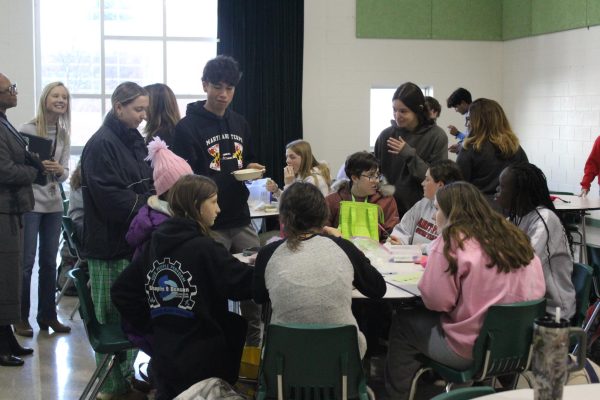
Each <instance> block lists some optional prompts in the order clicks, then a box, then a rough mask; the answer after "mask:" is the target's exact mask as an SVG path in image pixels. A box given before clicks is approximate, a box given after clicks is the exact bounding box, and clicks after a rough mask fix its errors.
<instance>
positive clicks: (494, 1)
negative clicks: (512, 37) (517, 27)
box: [431, 0, 502, 40]
mask: <svg viewBox="0 0 600 400" xmlns="http://www.w3.org/2000/svg"><path fill="white" fill-rule="evenodd" d="M432 28H433V31H432V35H431V36H432V38H433V39H458V40H460V39H463V40H502V2H501V1H499V0H433V16H432Z"/></svg>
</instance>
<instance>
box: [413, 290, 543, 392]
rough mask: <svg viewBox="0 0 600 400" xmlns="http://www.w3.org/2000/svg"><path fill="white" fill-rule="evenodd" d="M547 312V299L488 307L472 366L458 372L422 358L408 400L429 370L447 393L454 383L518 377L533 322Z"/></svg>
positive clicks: (524, 366) (527, 352) (526, 358)
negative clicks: (515, 375) (434, 373)
mask: <svg viewBox="0 0 600 400" xmlns="http://www.w3.org/2000/svg"><path fill="white" fill-rule="evenodd" d="M545 311H546V299H539V300H532V301H524V302H520V303H511V304H497V305H494V306H491V307H490V308H489V310H488V312H487V314H486V316H485V319H484V321H483V326H482V327H481V331H480V332H479V336H478V337H477V340H476V341H475V346H474V347H473V365H472V366H471V368H469V369H467V370H464V371H461V370H457V369H453V368H451V367H448V366H447V365H444V364H440V363H438V362H436V361H433V360H431V359H429V358H427V357H424V356H423V357H421V358H420V361H421V362H422V363H423V366H422V368H421V369H420V370H419V371H417V373H416V374H415V376H414V378H413V381H412V385H411V389H410V396H409V398H410V399H411V400H412V399H414V396H415V393H416V390H417V383H418V380H419V378H420V376H421V375H422V374H423V373H424V372H425V371H428V370H434V371H435V372H437V373H438V374H439V375H440V376H441V377H442V378H443V379H444V380H445V381H446V382H448V385H446V392H449V391H450V387H451V385H452V384H453V383H465V382H469V381H482V380H484V379H486V378H488V377H496V376H500V375H508V374H517V373H521V372H523V371H525V370H527V369H528V368H529V364H530V362H531V348H532V346H531V343H532V337H533V321H534V320H535V319H536V318H538V317H542V316H543V315H544V313H545Z"/></svg>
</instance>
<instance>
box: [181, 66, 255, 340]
mask: <svg viewBox="0 0 600 400" xmlns="http://www.w3.org/2000/svg"><path fill="white" fill-rule="evenodd" d="M241 77H242V74H241V72H240V70H239V64H238V62H237V61H236V60H234V59H233V58H232V57H229V56H223V55H221V56H218V57H216V58H214V59H212V60H210V61H209V62H208V63H206V66H205V67H204V71H203V75H202V87H203V89H204V91H205V92H206V100H205V101H197V102H194V103H190V104H188V107H187V112H186V116H185V117H184V118H183V119H182V120H181V121H179V123H178V124H177V126H176V127H175V136H174V140H173V152H174V153H175V154H177V155H179V156H181V157H182V158H183V159H185V160H186V161H187V162H188V163H189V164H190V166H191V167H192V169H193V170H194V173H195V174H198V175H204V176H208V177H210V178H212V179H213V180H214V181H215V182H216V184H217V186H218V188H219V207H220V209H221V214H219V216H218V218H217V220H216V221H215V225H214V226H213V232H214V234H215V239H216V240H217V241H218V242H220V243H222V244H223V245H224V246H225V248H226V249H227V250H229V251H230V252H231V253H241V252H242V251H243V250H244V249H245V248H248V247H256V246H259V244H260V242H259V239H258V235H257V233H256V231H255V230H254V229H253V228H252V226H251V225H250V210H249V209H248V195H249V192H248V189H247V188H246V185H245V184H244V183H243V182H239V181H237V180H235V178H234V177H233V175H232V174H231V172H233V171H236V170H238V169H243V168H256V169H264V168H265V167H264V166H263V165H261V164H258V163H256V162H255V156H254V153H253V151H252V138H251V135H250V127H249V125H248V122H247V121H246V119H245V118H244V117H242V116H241V115H240V114H238V113H236V112H234V111H232V110H230V109H229V104H230V103H231V101H232V100H233V96H234V94H235V87H236V85H237V84H238V82H239V81H240V79H241ZM249 303H251V302H248V303H242V305H241V309H242V314H243V315H244V316H245V317H246V318H247V319H248V320H249V323H250V326H249V329H248V340H247V344H248V345H252V346H258V345H259V343H260V308H259V307H258V306H256V305H254V304H249Z"/></svg>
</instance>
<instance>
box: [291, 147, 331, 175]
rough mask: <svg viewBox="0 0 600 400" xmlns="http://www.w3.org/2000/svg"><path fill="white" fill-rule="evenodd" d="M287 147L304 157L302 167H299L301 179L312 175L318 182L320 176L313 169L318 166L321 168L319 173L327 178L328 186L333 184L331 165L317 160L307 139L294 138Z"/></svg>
mask: <svg viewBox="0 0 600 400" xmlns="http://www.w3.org/2000/svg"><path fill="white" fill-rule="evenodd" d="M285 148H286V149H289V150H291V151H293V152H294V153H296V154H297V155H299V156H300V158H301V159H302V160H301V162H300V168H298V176H299V177H300V178H301V179H306V178H307V177H309V176H312V177H313V178H314V179H315V182H317V181H318V178H317V176H315V174H314V173H313V171H312V169H313V168H315V167H316V168H318V169H319V173H320V174H321V176H322V177H323V179H325V183H327V186H331V173H330V172H329V167H328V166H327V164H325V163H320V162H318V161H317V160H316V158H315V156H314V155H313V152H312V149H311V147H310V143H308V142H307V141H305V140H294V141H293V142H290V143H288V144H287V146H285Z"/></svg>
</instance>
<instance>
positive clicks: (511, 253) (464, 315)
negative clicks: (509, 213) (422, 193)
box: [386, 182, 546, 400]
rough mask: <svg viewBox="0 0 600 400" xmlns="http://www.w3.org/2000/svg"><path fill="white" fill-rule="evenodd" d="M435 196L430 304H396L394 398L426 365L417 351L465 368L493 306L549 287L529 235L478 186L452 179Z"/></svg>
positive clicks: (427, 278)
mask: <svg viewBox="0 0 600 400" xmlns="http://www.w3.org/2000/svg"><path fill="white" fill-rule="evenodd" d="M434 204H435V207H436V208H437V210H438V211H437V213H436V225H437V226H438V231H441V234H440V236H439V237H438V238H437V239H435V240H434V241H433V242H432V244H431V249H430V255H429V260H428V262H427V268H426V269H425V273H424V274H423V277H422V278H421V281H420V282H419V290H420V291H421V297H422V299H423V303H424V304H425V307H426V309H412V310H406V311H402V312H398V313H397V314H396V315H395V316H394V317H393V319H392V327H391V329H390V337H389V349H388V358H387V363H386V389H387V391H388V395H389V398H390V399H392V400H396V399H405V398H408V395H409V390H410V383H411V380H412V377H413V376H414V374H415V372H416V371H417V370H418V369H419V367H420V364H419V362H418V361H417V360H416V359H415V356H416V355H418V354H424V355H425V356H427V357H429V358H431V359H433V360H436V361H438V362H440V363H442V364H446V365H448V366H450V367H453V368H456V369H467V368H468V367H469V366H470V365H471V363H472V358H473V356H472V352H473V345H474V344H475V339H476V338H477V336H478V335H479V331H480V330H481V326H482V325H483V320H484V317H485V314H486V312H487V310H488V308H489V307H490V306H492V305H494V304H505V303H515V302H521V301H527V300H534V299H539V298H542V297H543V296H544V293H545V290H546V287H545V283H544V275H543V271H542V266H541V263H540V260H539V258H538V257H537V256H536V255H535V254H534V251H533V248H532V247H531V244H530V243H529V238H528V237H527V236H526V235H525V234H524V233H523V232H522V231H521V230H519V229H518V228H516V227H515V226H514V225H512V224H511V223H510V222H508V221H507V220H505V219H504V217H503V216H502V215H500V214H498V213H497V212H496V211H494V210H492V208H491V207H490V206H489V203H488V202H487V200H486V199H485V197H484V196H483V195H482V194H481V192H479V190H477V188H475V186H473V185H471V184H469V183H466V182H455V183H452V184H450V185H446V186H444V187H442V188H440V189H439V190H438V192H437V193H436V200H435V203H434Z"/></svg>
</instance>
